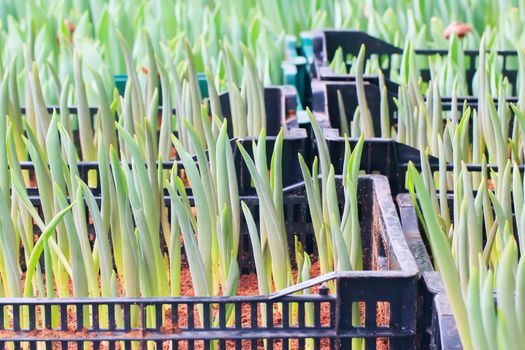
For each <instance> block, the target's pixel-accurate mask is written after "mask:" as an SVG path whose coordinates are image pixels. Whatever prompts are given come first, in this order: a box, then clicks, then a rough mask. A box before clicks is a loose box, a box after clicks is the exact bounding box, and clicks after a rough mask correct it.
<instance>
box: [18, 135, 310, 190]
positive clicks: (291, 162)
mask: <svg viewBox="0 0 525 350" xmlns="http://www.w3.org/2000/svg"><path fill="white" fill-rule="evenodd" d="M276 138H277V137H276V136H268V137H266V156H267V163H268V164H271V157H272V152H273V147H274V144H275V140H276ZM253 141H257V138H254V137H246V138H234V139H231V140H230V144H231V147H232V151H233V156H234V163H235V167H236V170H237V180H238V185H239V187H238V188H239V194H240V195H245V196H248V195H255V193H256V191H255V187H254V185H253V183H252V178H251V176H250V172H249V171H248V168H247V167H246V164H245V162H244V160H243V158H242V155H241V153H240V151H239V148H238V146H237V142H239V143H240V144H242V146H243V147H244V148H245V149H246V151H247V152H248V154H250V155H252V143H253ZM311 147H312V144H311V142H310V140H309V139H308V138H307V136H306V130H304V129H301V128H296V129H290V130H289V131H288V133H287V136H284V137H283V154H282V158H283V164H284V165H285V166H283V174H282V179H283V186H284V187H287V186H291V185H293V184H296V183H298V182H300V181H302V179H303V175H302V173H301V168H300V165H299V160H298V158H297V154H299V153H300V154H311V153H312V151H311V150H310V149H311ZM305 159H306V160H307V161H309V158H305ZM174 162H175V161H166V162H163V163H162V167H163V168H164V169H166V170H171V169H172V168H173V164H174ZM177 163H178V164H177V168H178V171H179V175H180V176H181V177H183V176H184V175H183V170H184V166H183V164H182V162H180V161H178V160H177ZM77 165H78V171H79V177H80V178H81V179H82V180H83V181H84V182H85V183H86V184H87V185H88V186H89V187H90V189H91V190H92V192H93V194H94V195H95V196H98V195H100V192H101V188H100V178H99V163H98V162H97V161H80V162H78V164H77ZM20 167H21V168H22V172H23V173H27V174H28V177H29V179H30V180H31V181H30V182H29V184H28V185H27V191H28V194H29V195H30V196H38V184H37V183H36V180H35V178H36V177H35V167H34V164H33V162H32V161H21V162H20ZM92 181H94V183H93V182H92ZM165 194H166V195H167V192H166V193H165Z"/></svg>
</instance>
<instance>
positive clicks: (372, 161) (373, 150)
mask: <svg viewBox="0 0 525 350" xmlns="http://www.w3.org/2000/svg"><path fill="white" fill-rule="evenodd" d="M323 133H324V137H325V140H326V143H327V145H328V151H329V153H330V159H331V160H332V163H333V165H334V170H335V172H336V174H342V170H343V169H342V167H343V161H344V150H345V138H344V137H342V136H340V134H339V131H338V130H337V129H330V128H327V129H324V130H323ZM348 141H349V144H350V147H351V148H352V149H353V147H354V146H355V145H356V143H357V141H358V140H357V139H355V138H349V139H348ZM420 161H421V160H420V153H419V150H417V149H416V148H414V147H410V146H408V145H405V144H403V143H400V142H397V141H394V140H391V139H382V138H372V139H365V140H364V146H363V153H362V156H361V167H360V170H361V171H364V172H365V173H367V174H379V175H384V176H386V177H387V178H388V181H389V183H390V188H391V190H392V193H393V194H394V195H397V194H398V193H402V192H406V189H405V177H406V172H407V169H408V164H409V162H413V163H414V164H415V165H416V166H419V164H420ZM429 162H431V164H432V165H431V166H432V169H434V170H438V166H439V160H438V159H437V158H435V157H431V156H429Z"/></svg>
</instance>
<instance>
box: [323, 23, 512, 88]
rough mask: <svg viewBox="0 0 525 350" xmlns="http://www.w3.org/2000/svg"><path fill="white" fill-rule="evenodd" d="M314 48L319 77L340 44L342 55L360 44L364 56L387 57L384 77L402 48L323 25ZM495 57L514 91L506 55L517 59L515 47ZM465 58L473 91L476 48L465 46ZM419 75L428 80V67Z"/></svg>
mask: <svg viewBox="0 0 525 350" xmlns="http://www.w3.org/2000/svg"><path fill="white" fill-rule="evenodd" d="M313 35H314V38H313V48H314V58H313V61H314V65H313V70H314V71H313V75H314V76H315V77H319V76H320V75H321V74H326V75H328V74H330V70H329V68H328V64H329V62H331V61H332V59H333V58H334V55H335V52H336V50H337V49H338V48H339V47H341V48H342V50H343V53H344V55H347V54H350V55H353V56H357V55H358V53H359V50H360V48H361V45H363V44H364V45H365V46H366V53H365V59H369V58H370V57H371V56H379V57H380V58H381V59H382V60H383V59H384V60H386V67H382V68H381V69H382V71H383V74H384V76H385V79H388V80H390V76H391V70H392V58H393V57H394V56H401V55H402V54H403V48H399V47H396V46H394V45H391V44H389V43H387V42H385V41H383V40H381V39H378V38H375V37H373V36H370V35H368V34H367V33H365V32H362V31H357V30H343V29H324V30H320V31H315V32H314V33H313ZM414 53H415V55H416V57H418V56H419V57H426V56H434V55H446V54H447V53H448V50H446V49H444V50H436V49H417V48H416V49H415V50H414ZM496 54H497V56H498V58H499V59H500V60H501V64H502V70H501V74H502V75H503V76H504V77H507V79H508V80H509V83H511V84H512V87H513V95H516V93H517V87H516V81H517V77H518V71H517V68H511V67H509V59H511V60H514V61H516V62H515V63H516V66H517V56H518V52H517V51H514V50H499V51H496ZM464 55H465V59H466V81H467V82H468V84H469V86H468V92H469V94H472V93H473V91H472V85H471V84H472V80H473V77H474V74H475V73H476V70H477V61H478V55H479V50H464ZM421 77H422V79H423V81H429V80H430V69H428V68H426V69H421Z"/></svg>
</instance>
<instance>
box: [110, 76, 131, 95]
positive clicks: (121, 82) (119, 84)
mask: <svg viewBox="0 0 525 350" xmlns="http://www.w3.org/2000/svg"><path fill="white" fill-rule="evenodd" d="M113 81H114V82H115V87H116V88H117V90H118V93H119V94H120V96H124V92H125V91H126V83H127V82H128V75H127V74H115V75H114V76H113Z"/></svg>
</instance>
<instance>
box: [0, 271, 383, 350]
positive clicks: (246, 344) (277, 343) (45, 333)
mask: <svg viewBox="0 0 525 350" xmlns="http://www.w3.org/2000/svg"><path fill="white" fill-rule="evenodd" d="M310 274H311V277H312V278H313V277H317V276H319V275H320V266H319V263H318V262H313V263H312V267H311V269H310ZM293 275H294V279H295V278H297V270H296V269H293ZM24 277H25V275H24V276H23V277H22V285H23V282H24V281H25V278H24ZM117 288H118V292H119V295H123V294H124V292H123V289H122V285H121V283H120V281H117ZM69 292H70V293H71V294H72V292H73V290H72V285H71V284H70V286H69ZM180 292H181V295H183V296H194V295H195V294H194V290H193V286H192V279H191V273H190V270H189V269H188V268H187V267H186V266H185V267H183V269H182V271H181V291H180ZM311 292H312V293H313V294H317V293H318V286H314V287H313V288H312V289H311ZM258 294H259V291H258V284H257V275H256V274H254V273H252V274H243V275H241V276H240V278H239V286H238V290H237V295H239V296H255V295H258ZM41 311H42V310H41V309H39V308H37V319H38V320H40V321H37V325H38V328H40V329H39V330H34V331H31V332H24V334H26V335H28V336H38V337H39V338H47V339H53V338H57V339H58V338H66V337H67V338H71V339H73V340H74V338H88V339H89V338H91V337H93V338H95V336H98V337H100V336H112V335H118V336H122V333H120V332H100V331H98V332H96V333H94V332H90V331H88V330H87V329H85V328H84V329H77V325H76V320H75V317H74V315H73V314H72V313H68V326H67V328H68V330H64V331H60V330H47V329H41V328H43V327H42V324H41V322H42V321H41V319H42V317H41ZM330 311H331V310H330V304H329V303H323V304H321V317H320V319H321V325H323V326H329V325H330ZM187 312H188V310H187V309H185V308H179V310H178V318H179V324H178V325H173V324H172V323H171V320H172V318H171V316H172V310H171V309H166V310H165V312H164V315H165V322H164V324H163V326H162V327H160V330H159V333H161V334H171V333H179V332H180V329H179V327H186V326H187V318H188V317H187V315H188V314H187ZM217 312H218V307H216V308H213V309H212V315H215V314H216V313H217ZM198 313H199V312H198V310H197V308H195V309H194V314H195V327H196V328H199V327H201V326H202V325H201V323H200V321H199V317H198ZM241 314H242V319H241V323H242V325H243V327H249V326H250V324H251V315H250V305H248V304H243V305H242V313H241ZM386 314H387V313H385V312H384V308H380V309H378V311H377V322H378V324H380V325H387V324H388V319H387V316H386ZM361 315H362V323H363V324H364V318H363V315H364V309H363V308H362V310H361ZM281 316H282V315H281V312H280V310H279V309H278V307H277V306H275V307H274V312H273V324H274V326H276V327H281V326H282V318H281ZM10 323H11V324H10V326H12V319H11V322H10ZM257 324H258V325H259V326H262V319H261V318H260V313H258V314H257ZM148 333H149V332H148V331H142V330H134V331H130V332H127V333H125V334H126V336H127V337H130V338H147V337H148ZM15 334H20V333H18V332H14V331H9V330H3V331H0V339H9V338H11V337H12V336H14V335H15ZM169 343H170V342H169V341H166V342H164V343H163V350H164V349H166V350H168V349H171V347H170V344H169ZM297 347H298V341H297V340H291V341H290V343H289V348H290V349H294V348H297ZM106 348H108V346H105V345H104V343H102V344H101V346H100V349H106ZM116 348H117V349H120V348H121V346H120V344H118V343H117V344H116ZM188 348H189V346H188V343H187V342H185V341H180V342H179V345H178V349H180V350H186V349H188ZM204 348H205V346H204V342H202V341H201V342H199V341H196V342H195V344H194V349H196V350H200V349H204ZM226 348H227V349H235V342H234V341H227V342H226ZM241 348H242V350H250V349H251V342H250V341H249V340H242V341H241ZM273 348H274V349H275V350H280V349H282V340H274V343H273ZM388 348H389V346H388V340H387V339H378V340H377V349H379V350H383V349H385V350H386V349H388ZM53 349H63V348H61V347H60V344H59V343H56V344H53ZM69 349H77V346H76V345H75V344H73V343H70V344H68V350H69ZM257 349H264V343H263V341H262V340H259V341H258V342H257ZM320 349H321V350H324V349H330V342H329V340H328V339H321V347H320Z"/></svg>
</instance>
